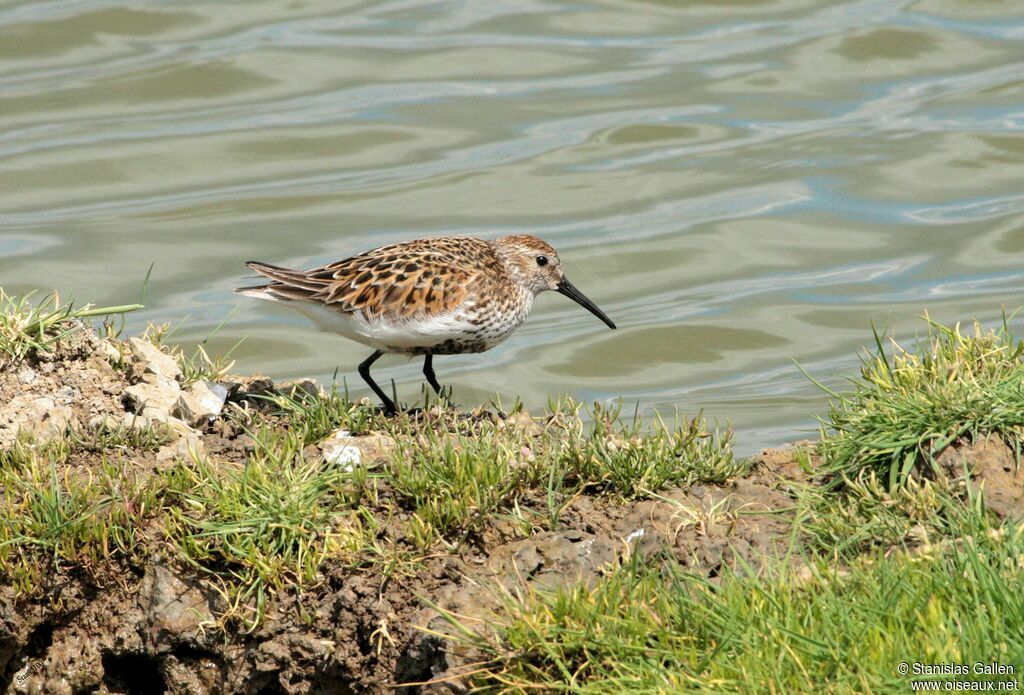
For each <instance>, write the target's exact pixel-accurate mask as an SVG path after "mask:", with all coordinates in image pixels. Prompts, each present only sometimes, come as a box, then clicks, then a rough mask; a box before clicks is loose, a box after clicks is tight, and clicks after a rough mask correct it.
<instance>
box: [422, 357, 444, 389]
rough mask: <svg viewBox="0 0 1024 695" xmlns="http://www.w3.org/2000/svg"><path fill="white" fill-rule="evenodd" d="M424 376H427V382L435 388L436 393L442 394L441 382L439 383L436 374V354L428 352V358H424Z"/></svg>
mask: <svg viewBox="0 0 1024 695" xmlns="http://www.w3.org/2000/svg"><path fill="white" fill-rule="evenodd" d="M423 376H425V377H427V383H428V384H430V388H432V389H434V393H436V394H437V395H438V396H440V395H441V384H439V383H437V377H436V376H434V356H433V355H431V354H430V353H427V357H426V359H424V360H423Z"/></svg>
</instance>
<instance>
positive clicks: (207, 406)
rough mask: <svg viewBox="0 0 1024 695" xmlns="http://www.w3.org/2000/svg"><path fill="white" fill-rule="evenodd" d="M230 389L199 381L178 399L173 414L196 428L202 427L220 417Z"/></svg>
mask: <svg viewBox="0 0 1024 695" xmlns="http://www.w3.org/2000/svg"><path fill="white" fill-rule="evenodd" d="M227 397H228V389H227V388H226V387H225V386H222V385H221V384H215V383H213V382H210V381H197V382H196V383H194V384H192V385H191V386H189V387H188V389H186V390H185V391H184V392H182V394H181V395H180V396H179V397H178V401H177V403H175V405H174V408H173V410H172V411H171V413H172V414H173V415H174V416H175V417H178V418H180V419H182V420H184V421H185V422H187V423H188V424H190V425H192V426H194V427H201V426H202V425H205V424H206V423H208V422H209V421H210V420H213V419H214V418H216V417H217V416H218V415H220V412H221V410H223V409H224V401H226V400H227Z"/></svg>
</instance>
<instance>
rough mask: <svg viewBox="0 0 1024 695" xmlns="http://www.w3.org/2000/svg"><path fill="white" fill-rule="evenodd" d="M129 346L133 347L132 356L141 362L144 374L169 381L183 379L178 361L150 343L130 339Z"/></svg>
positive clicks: (143, 340) (139, 339) (140, 339)
mask: <svg viewBox="0 0 1024 695" xmlns="http://www.w3.org/2000/svg"><path fill="white" fill-rule="evenodd" d="M128 345H129V346H130V347H131V351H132V356H133V357H135V359H136V360H138V361H139V363H140V364H141V365H142V368H143V371H144V372H146V373H149V374H155V375H156V376H158V377H160V378H162V379H167V380H177V379H178V378H180V377H181V367H179V366H178V361H177V360H175V359H174V358H173V357H171V356H170V355H168V354H167V353H166V352H163V351H162V350H161V349H160V348H158V347H157V346H156V345H154V344H153V343H151V342H150V341H148V340H145V339H143V338H129V339H128Z"/></svg>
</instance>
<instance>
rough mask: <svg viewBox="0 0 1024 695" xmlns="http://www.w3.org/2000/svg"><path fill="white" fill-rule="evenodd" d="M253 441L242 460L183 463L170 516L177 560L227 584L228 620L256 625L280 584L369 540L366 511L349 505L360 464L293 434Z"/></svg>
mask: <svg viewBox="0 0 1024 695" xmlns="http://www.w3.org/2000/svg"><path fill="white" fill-rule="evenodd" d="M255 439H256V451H255V452H254V453H253V455H252V456H251V457H250V458H249V459H248V460H247V461H246V462H245V463H244V464H243V465H236V464H215V463H213V462H211V461H209V460H206V459H203V458H200V459H196V460H191V461H181V462H179V463H178V465H177V467H176V468H175V469H174V471H173V472H172V473H171V475H170V477H169V482H168V495H167V503H168V515H167V517H166V533H167V536H168V537H169V538H170V540H171V541H172V543H174V545H175V546H176V547H177V549H178V551H179V557H180V558H181V559H182V560H183V561H184V562H186V563H187V564H188V565H190V566H191V567H193V568H194V569H196V570H198V571H200V572H202V573H203V574H205V575H206V576H208V577H209V578H211V579H213V580H214V581H215V583H217V585H218V586H219V588H220V590H221V591H222V594H223V596H224V599H225V601H226V603H227V605H228V609H227V610H226V611H225V613H224V616H223V617H224V619H225V620H229V619H233V618H238V619H240V620H242V621H243V622H244V623H245V624H246V625H247V626H248V627H250V628H253V627H255V625H256V624H258V622H259V621H260V620H261V619H262V617H263V614H264V612H265V610H266V605H267V601H268V599H269V598H270V596H271V595H273V593H274V592H275V591H277V590H279V589H280V588H281V587H283V586H285V585H286V584H295V585H296V586H298V587H299V588H300V589H301V588H302V587H308V586H311V585H312V584H314V583H315V582H316V581H317V577H318V572H319V570H320V567H321V565H322V564H323V562H324V560H326V559H327V558H328V557H334V558H336V559H341V560H342V561H347V562H352V563H356V562H357V560H358V554H359V552H360V551H362V550H363V549H364V547H365V546H366V545H367V544H368V542H369V540H368V537H367V532H366V531H365V530H364V522H365V521H366V519H365V517H364V516H362V515H360V514H358V513H356V512H355V511H353V507H354V506H355V501H356V500H358V499H359V498H360V497H361V495H362V491H361V488H362V485H363V484H364V482H365V479H364V477H362V476H365V472H364V471H362V469H357V471H356V472H355V473H348V472H346V471H344V470H343V469H342V468H341V467H339V466H334V465H331V464H327V463H325V462H323V461H322V460H320V459H318V458H306V457H305V456H304V454H303V442H302V440H301V439H300V438H299V437H297V436H296V435H295V434H294V433H291V432H284V433H281V432H273V431H258V432H256V433H255ZM361 471H362V472H361Z"/></svg>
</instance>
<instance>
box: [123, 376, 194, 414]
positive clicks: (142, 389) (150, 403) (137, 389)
mask: <svg viewBox="0 0 1024 695" xmlns="http://www.w3.org/2000/svg"><path fill="white" fill-rule="evenodd" d="M180 395H181V387H180V386H178V382H176V381H166V380H165V381H162V382H160V383H156V384H151V383H148V382H145V381H142V382H139V383H138V384H132V385H131V386H129V387H128V388H126V389H125V390H124V396H122V398H121V400H122V401H124V404H125V406H126V407H127V408H128V409H129V410H130V411H131V412H133V413H139V414H142V415H152V414H153V413H157V412H159V413H163V414H167V413H170V412H171V409H172V408H174V405H175V404H176V403H177V402H178V397H179V396H180Z"/></svg>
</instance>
